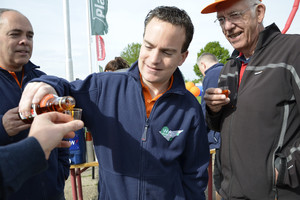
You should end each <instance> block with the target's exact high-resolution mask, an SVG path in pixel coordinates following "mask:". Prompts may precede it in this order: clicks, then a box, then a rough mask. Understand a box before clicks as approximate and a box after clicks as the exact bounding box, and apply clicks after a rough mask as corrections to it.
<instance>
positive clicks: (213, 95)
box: [204, 88, 230, 112]
mask: <svg viewBox="0 0 300 200" xmlns="http://www.w3.org/2000/svg"><path fill="white" fill-rule="evenodd" d="M229 92H230V91H229ZM204 100H205V103H206V105H207V106H208V107H209V108H210V110H211V111H212V112H219V111H220V110H221V108H222V106H224V105H226V104H228V103H229V102H230V99H229V98H228V97H227V98H226V96H225V94H222V90H221V89H220V88H208V89H207V90H206V91H205V94H204Z"/></svg>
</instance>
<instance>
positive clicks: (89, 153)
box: [85, 130, 95, 162]
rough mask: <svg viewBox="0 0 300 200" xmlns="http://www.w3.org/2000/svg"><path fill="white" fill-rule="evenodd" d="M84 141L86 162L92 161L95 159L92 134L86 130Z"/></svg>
mask: <svg viewBox="0 0 300 200" xmlns="http://www.w3.org/2000/svg"><path fill="white" fill-rule="evenodd" d="M85 143H86V162H93V161H95V158H94V147H93V138H92V134H91V133H90V132H89V131H88V130H87V131H86V132H85Z"/></svg>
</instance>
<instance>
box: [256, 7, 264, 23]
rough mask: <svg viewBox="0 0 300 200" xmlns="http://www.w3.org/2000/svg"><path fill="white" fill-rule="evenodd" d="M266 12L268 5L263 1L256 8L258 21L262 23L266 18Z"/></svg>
mask: <svg viewBox="0 0 300 200" xmlns="http://www.w3.org/2000/svg"><path fill="white" fill-rule="evenodd" d="M265 12H266V6H265V5H264V4H262V3H260V4H258V5H257V8H256V16H257V20H258V23H260V24H261V23H262V22H263V20H264V18H265Z"/></svg>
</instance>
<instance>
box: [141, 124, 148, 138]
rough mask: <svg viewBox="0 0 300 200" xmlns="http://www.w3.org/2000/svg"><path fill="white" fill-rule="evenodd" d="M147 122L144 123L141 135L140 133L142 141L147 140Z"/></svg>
mask: <svg viewBox="0 0 300 200" xmlns="http://www.w3.org/2000/svg"><path fill="white" fill-rule="evenodd" d="M148 126H149V125H148V124H146V125H145V129H144V132H143V135H142V141H143V142H146V140H147V131H148Z"/></svg>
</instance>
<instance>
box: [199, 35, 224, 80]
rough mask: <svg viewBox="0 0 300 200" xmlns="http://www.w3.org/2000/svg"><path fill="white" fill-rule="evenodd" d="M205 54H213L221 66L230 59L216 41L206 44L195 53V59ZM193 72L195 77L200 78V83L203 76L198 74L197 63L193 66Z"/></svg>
mask: <svg viewBox="0 0 300 200" xmlns="http://www.w3.org/2000/svg"><path fill="white" fill-rule="evenodd" d="M205 52H206V53H211V54H214V55H215V56H216V57H217V58H218V60H219V62H220V63H223V64H226V62H227V59H228V58H229V57H230V55H229V51H228V50H227V49H225V48H224V47H221V45H220V43H219V42H217V41H214V42H209V43H207V44H206V45H205V47H204V48H202V49H200V52H199V53H197V58H198V57H199V56H200V55H201V54H202V53H205ZM194 72H195V73H196V75H197V76H199V77H200V80H201V81H202V79H203V74H202V73H201V72H200V70H199V67H198V64H197V63H196V64H195V65H194Z"/></svg>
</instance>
